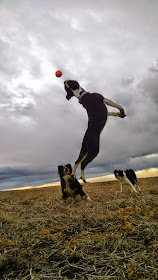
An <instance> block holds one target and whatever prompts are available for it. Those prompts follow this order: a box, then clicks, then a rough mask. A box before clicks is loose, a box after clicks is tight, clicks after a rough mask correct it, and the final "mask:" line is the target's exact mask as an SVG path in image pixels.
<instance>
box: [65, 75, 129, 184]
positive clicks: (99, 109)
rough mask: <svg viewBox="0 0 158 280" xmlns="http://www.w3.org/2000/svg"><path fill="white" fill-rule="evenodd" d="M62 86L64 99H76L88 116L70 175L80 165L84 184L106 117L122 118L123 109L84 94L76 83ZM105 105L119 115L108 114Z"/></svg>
mask: <svg viewBox="0 0 158 280" xmlns="http://www.w3.org/2000/svg"><path fill="white" fill-rule="evenodd" d="M64 86H65V90H66V92H67V95H66V98H67V99H68V100H70V98H71V97H73V96H75V97H77V98H78V99H79V103H80V104H82V105H83V107H84V108H85V109H86V111H87V114H88V129H87V130H86V133H85V135H84V138H83V142H82V147H81V151H80V154H79V157H78V159H77V161H76V162H75V165H74V169H73V172H72V175H74V176H75V173H76V169H77V167H78V165H79V164H80V163H81V179H82V180H83V181H84V182H85V183H86V179H85V176H84V169H85V167H86V165H87V164H88V163H90V162H91V161H92V160H93V159H94V158H95V157H96V156H97V155H98V153H99V146H100V134H101V131H102V130H103V128H104V126H105V123H106V120H107V116H108V115H109V116H119V117H121V118H124V117H125V114H124V109H123V108H122V107H121V106H120V105H118V104H116V103H114V102H112V101H111V100H109V99H107V98H104V97H103V96H102V95H101V94H99V93H90V92H86V91H85V90H84V89H83V88H82V87H81V86H80V85H79V83H78V82H77V81H73V80H67V81H65V82H64ZM105 104H107V105H109V106H112V107H116V108H118V109H119V110H120V113H116V112H111V113H109V114H108V111H107V107H106V105H105Z"/></svg>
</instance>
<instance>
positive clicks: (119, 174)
mask: <svg viewBox="0 0 158 280" xmlns="http://www.w3.org/2000/svg"><path fill="white" fill-rule="evenodd" d="M114 175H115V177H116V179H117V180H118V181H119V182H120V185H121V191H120V192H122V187H123V186H124V185H125V184H128V185H130V186H131V187H132V191H134V192H137V190H136V187H138V189H139V191H141V189H140V187H139V185H138V180H137V176H136V174H135V172H134V170H133V169H127V170H125V171H122V170H114Z"/></svg>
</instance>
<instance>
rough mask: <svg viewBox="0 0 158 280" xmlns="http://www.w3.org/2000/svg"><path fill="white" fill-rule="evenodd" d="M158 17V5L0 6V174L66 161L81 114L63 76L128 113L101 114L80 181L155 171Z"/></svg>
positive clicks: (31, 0) (143, 0)
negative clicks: (95, 147)
mask: <svg viewBox="0 0 158 280" xmlns="http://www.w3.org/2000/svg"><path fill="white" fill-rule="evenodd" d="M157 14H158V1H157V0H148V1H147V0H139V1H138V0H133V1H127V0H111V1H109V0H98V1H94V0H84V1H83V0H81V1H71V0H67V1H66V0H60V1H59V0H58V1H56V0H1V1H0V54H1V59H0V135H1V136H0V155H1V156H0V176H2V177H1V178H3V179H4V178H7V174H9V172H10V170H11V171H12V173H14V170H15V172H17V170H24V171H26V170H27V171H28V170H30V171H32V170H33V172H35V173H38V170H39V172H41V170H45V171H46V173H47V170H53V172H54V175H53V176H54V177H53V178H54V179H57V178H58V175H57V166H58V165H59V164H64V163H71V164H72V165H73V164H74V162H75V160H76V159H77V157H78V154H79V150H80V147H81V142H82V138H83V136H84V133H85V130H86V127H87V115H86V111H85V110H84V108H83V107H82V106H81V105H80V104H79V103H78V101H77V99H75V97H74V98H73V99H71V100H70V101H69V102H68V101H67V100H66V98H65V95H66V92H65V91H64V87H63V82H64V80H66V79H76V80H77V81H78V82H79V83H80V84H81V86H82V87H83V88H85V89H86V90H87V91H90V92H99V93H101V94H102V95H104V96H105V97H106V98H109V99H111V100H113V101H114V102H116V103H118V104H120V105H122V106H123V107H124V108H125V112H126V114H127V117H126V118H125V119H120V118H116V117H109V119H108V121H107V124H106V127H105V128H104V131H103V132H102V135H101V147H100V154H99V155H98V156H97V158H96V159H95V160H94V161H93V162H92V163H90V164H89V165H88V166H87V168H86V171H85V175H86V177H88V176H89V177H93V176H100V175H105V174H108V173H112V172H113V170H114V169H116V168H119V169H121V168H122V169H126V168H133V169H134V170H136V171H137V170H141V169H146V168H151V167H152V168H153V167H158V141H157V138H158V110H157V105H158V36H157V35H158V31H157V30H158V20H157ZM58 69H61V70H62V72H63V76H62V77H61V78H56V77H55V74H54V73H55V71H56V70H58ZM108 110H109V111H115V109H113V108H112V107H108ZM45 171H43V172H45ZM7 172H8V173H7ZM20 172H21V171H20ZM28 172H29V171H28ZM4 174H5V176H3V175H4ZM30 174H31V173H30ZM47 177H48V176H47ZM51 179H52V178H51Z"/></svg>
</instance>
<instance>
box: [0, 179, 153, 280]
mask: <svg viewBox="0 0 158 280" xmlns="http://www.w3.org/2000/svg"><path fill="white" fill-rule="evenodd" d="M139 185H140V187H141V189H142V192H141V193H138V194H135V193H131V189H130V187H129V186H127V187H126V190H124V191H123V193H122V194H120V193H119V190H120V187H119V182H118V181H110V182H101V183H91V184H90V183H89V184H87V185H86V184H84V185H83V189H84V190H85V191H87V193H88V194H89V196H90V197H91V199H92V202H85V201H84V200H81V199H80V198H78V200H77V201H76V202H74V201H72V200H71V199H70V200H68V201H67V202H63V201H62V199H61V189H60V187H59V186H56V187H52V188H51V187H49V188H41V189H31V190H22V191H18V190H17V191H10V192H1V193H0V230H1V237H0V280H2V279H5V280H11V279H17V280H45V279H49V280H57V279H63V280H68V279H80V280H108V279H111V280H116V279H120V280H123V279H133V280H134V279H138V280H141V279H142V280H147V279H151V280H153V279H158V177H152V178H144V179H139Z"/></svg>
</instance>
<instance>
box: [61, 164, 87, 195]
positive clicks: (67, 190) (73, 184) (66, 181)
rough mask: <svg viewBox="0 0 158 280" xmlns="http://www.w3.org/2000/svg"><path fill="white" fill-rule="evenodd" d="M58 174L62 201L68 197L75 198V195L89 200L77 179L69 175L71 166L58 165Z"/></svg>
mask: <svg viewBox="0 0 158 280" xmlns="http://www.w3.org/2000/svg"><path fill="white" fill-rule="evenodd" d="M58 173H59V177H60V183H61V188H62V194H63V195H62V198H63V199H64V200H66V199H67V198H68V197H73V198H75V197H76V196H77V195H80V196H81V197H85V198H87V199H89V200H91V199H90V198H89V197H88V195H87V194H86V193H85V192H84V191H83V190H82V185H81V184H80V183H79V182H78V181H77V179H76V178H75V177H74V176H73V175H71V173H72V167H71V164H66V165H59V166H58Z"/></svg>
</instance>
